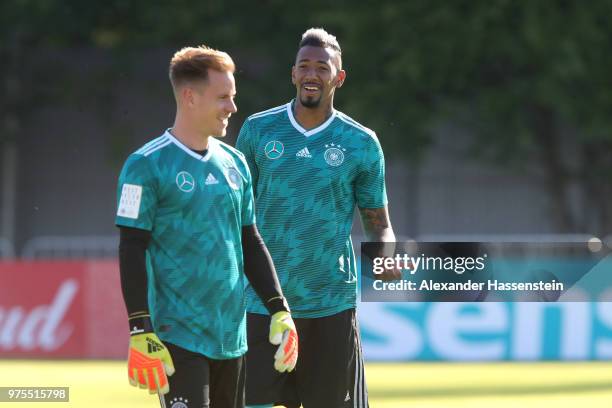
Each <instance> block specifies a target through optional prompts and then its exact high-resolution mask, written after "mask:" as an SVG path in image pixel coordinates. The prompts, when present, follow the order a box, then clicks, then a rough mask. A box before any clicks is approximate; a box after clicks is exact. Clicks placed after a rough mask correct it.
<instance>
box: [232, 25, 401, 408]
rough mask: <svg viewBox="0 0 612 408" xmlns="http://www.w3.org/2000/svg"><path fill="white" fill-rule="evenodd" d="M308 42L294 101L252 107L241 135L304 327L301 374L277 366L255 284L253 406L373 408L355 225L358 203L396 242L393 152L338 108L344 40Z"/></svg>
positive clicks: (370, 233) (368, 228) (250, 371)
mask: <svg viewBox="0 0 612 408" xmlns="http://www.w3.org/2000/svg"><path fill="white" fill-rule="evenodd" d="M298 48H299V50H298V53H297V56H296V59H295V65H294V66H293V68H292V70H291V81H292V83H293V84H294V85H295V88H296V98H295V99H294V100H292V101H291V102H289V103H287V104H285V105H281V106H278V107H276V108H272V109H269V110H266V111H263V112H260V113H256V114H254V115H251V116H250V117H249V118H248V119H247V120H246V121H245V123H244V124H243V126H242V129H241V131H240V135H239V137H238V141H237V147H238V149H240V150H241V151H242V152H243V153H244V154H245V157H246V160H247V163H248V165H249V167H250V169H251V173H252V175H253V187H254V190H255V203H256V211H257V218H258V221H259V225H260V228H261V234H262V237H263V239H264V241H265V242H266V245H267V247H268V248H269V250H270V254H271V255H272V258H273V259H274V264H275V266H276V270H277V272H278V276H279V279H280V281H281V286H282V288H283V291H284V293H285V295H286V297H287V300H288V302H289V305H290V306H291V309H292V314H293V316H294V317H295V323H296V325H297V328H298V333H299V335H300V359H299V360H298V364H297V367H296V370H295V372H292V373H290V374H280V373H276V372H274V370H271V369H269V367H268V366H269V364H268V361H270V359H272V358H273V355H274V349H273V348H272V347H271V346H270V345H269V344H268V342H267V340H266V333H267V328H266V325H267V320H268V319H267V316H266V314H267V311H266V309H265V308H264V305H263V304H262V303H261V302H260V301H259V300H258V299H257V297H256V296H255V292H253V289H252V288H251V287H248V288H247V299H248V302H249V303H248V305H247V310H248V312H249V313H248V315H247V319H248V323H247V327H248V341H249V352H248V355H247V393H246V395H247V404H248V405H249V406H251V407H252V406H261V407H266V406H268V407H269V406H272V405H271V404H273V403H276V404H280V405H284V406H287V407H299V406H300V404H302V405H303V406H304V407H305V408H327V407H330V408H338V407H367V406H368V396H367V390H366V384H365V377H364V369H363V358H362V355H361V343H360V339H359V330H358V326H357V319H356V316H355V307H356V294H357V270H356V265H355V255H354V253H353V246H352V243H351V238H350V232H351V228H352V221H353V213H354V211H355V206H358V207H359V211H360V212H361V216H362V221H363V226H364V230H365V232H366V234H367V237H368V239H369V240H370V241H375V242H383V241H389V242H392V241H394V240H395V236H394V234H393V230H392V229H391V224H390V221H389V215H388V211H387V207H386V205H387V197H386V193H385V180H384V174H385V165H384V158H383V153H382V150H381V147H380V144H379V142H378V139H377V137H376V135H375V133H374V132H373V131H372V130H370V129H368V128H366V127H364V126H362V125H360V124H359V123H357V122H356V121H355V120H353V119H351V118H350V117H348V116H347V115H345V114H343V113H342V112H339V111H337V110H335V109H334V107H333V101H334V93H335V91H336V89H337V88H340V87H341V86H342V85H343V83H344V80H345V79H346V72H345V71H344V70H343V69H342V53H341V50H340V46H339V44H338V41H337V40H336V38H335V37H334V36H333V35H330V34H328V33H327V32H326V31H325V30H323V29H320V28H319V29H309V30H307V31H306V32H305V33H304V34H303V36H302V39H301V41H300V44H299V47H298ZM394 277H399V276H392V277H389V278H394Z"/></svg>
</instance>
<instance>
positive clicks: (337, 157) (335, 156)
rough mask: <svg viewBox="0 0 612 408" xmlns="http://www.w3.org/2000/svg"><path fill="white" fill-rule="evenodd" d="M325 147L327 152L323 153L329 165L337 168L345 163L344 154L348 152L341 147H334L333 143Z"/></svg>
mask: <svg viewBox="0 0 612 408" xmlns="http://www.w3.org/2000/svg"><path fill="white" fill-rule="evenodd" d="M330 146H331V147H330ZM325 147H327V150H325V153H323V157H324V158H325V161H326V162H327V164H329V165H330V166H334V167H336V166H339V165H341V164H342V163H343V162H344V152H346V149H343V148H342V146H340V145H334V144H333V143H331V144H328V145H325Z"/></svg>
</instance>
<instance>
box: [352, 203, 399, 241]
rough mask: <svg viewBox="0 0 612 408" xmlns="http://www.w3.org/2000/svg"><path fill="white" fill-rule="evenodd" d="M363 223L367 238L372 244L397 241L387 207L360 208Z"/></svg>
mask: <svg viewBox="0 0 612 408" xmlns="http://www.w3.org/2000/svg"><path fill="white" fill-rule="evenodd" d="M359 212H360V214H361V222H362V224H363V229H364V232H365V234H366V237H367V238H368V240H369V241H371V242H392V241H395V234H394V233H393V229H392V227H391V221H390V220H389V211H388V210H387V207H382V208H360V209H359Z"/></svg>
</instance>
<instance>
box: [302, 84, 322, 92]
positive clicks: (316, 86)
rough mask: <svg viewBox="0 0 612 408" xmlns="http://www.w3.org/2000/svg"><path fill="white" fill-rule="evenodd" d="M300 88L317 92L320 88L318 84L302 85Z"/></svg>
mask: <svg viewBox="0 0 612 408" xmlns="http://www.w3.org/2000/svg"><path fill="white" fill-rule="evenodd" d="M302 88H303V89H304V90H305V91H306V92H318V91H320V90H321V88H320V87H319V86H318V85H302Z"/></svg>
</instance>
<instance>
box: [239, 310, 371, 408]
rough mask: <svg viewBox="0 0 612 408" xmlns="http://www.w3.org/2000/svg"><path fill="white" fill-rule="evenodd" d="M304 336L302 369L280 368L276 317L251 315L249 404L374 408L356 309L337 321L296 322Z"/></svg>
mask: <svg viewBox="0 0 612 408" xmlns="http://www.w3.org/2000/svg"><path fill="white" fill-rule="evenodd" d="M294 321H295V325H296V327H297V331H298V336H299V356H298V362H297V366H296V369H295V370H294V371H293V372H291V373H282V374H281V373H279V372H278V371H276V370H275V369H274V353H275V352H276V350H277V347H278V346H273V345H272V344H270V342H269V341H268V332H269V330H270V317H269V316H266V315H260V314H252V313H248V314H247V332H248V342H249V351H248V352H247V354H246V365H247V384H246V403H247V405H260V404H262V405H263V404H271V403H274V404H276V405H284V406H285V407H288V408H296V407H299V406H300V404H301V405H303V406H304V408H340V407H342V408H344V407H346V408H348V407H359V408H362V407H363V408H367V407H368V392H367V389H366V382H365V376H364V369H363V357H362V354H361V341H360V339H359V329H358V326H357V319H356V317H355V309H349V310H345V311H343V312H340V313H337V314H335V315H332V316H326V317H320V318H313V319H294Z"/></svg>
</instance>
